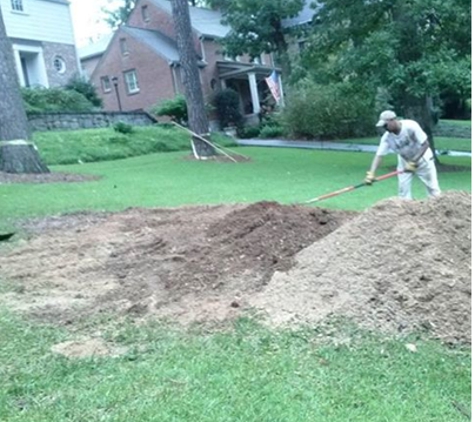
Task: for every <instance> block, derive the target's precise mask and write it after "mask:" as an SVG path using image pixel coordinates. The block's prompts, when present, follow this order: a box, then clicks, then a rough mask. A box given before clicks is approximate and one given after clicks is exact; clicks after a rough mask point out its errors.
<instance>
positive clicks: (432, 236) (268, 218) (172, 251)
mask: <svg viewBox="0 0 475 422" xmlns="http://www.w3.org/2000/svg"><path fill="white" fill-rule="evenodd" d="M470 226H471V196H470V195H469V194H467V193H462V192H446V193H444V194H443V195H442V196H440V197H439V198H435V199H431V200H424V201H411V202H408V201H402V200H399V199H389V200H386V201H383V202H381V203H379V204H376V205H375V206H374V207H373V208H371V209H368V210H367V211H365V212H364V213H361V214H356V213H351V212H345V211H335V210H332V211H330V210H326V209H320V208H310V207H302V206H285V205H280V204H278V203H275V202H259V203H256V204H251V205H244V204H238V205H219V206H202V207H181V208H170V209H166V208H161V209H140V208H133V209H128V210H125V211H123V212H119V213H110V214H106V213H102V214H101V213H77V214H72V215H64V216H59V217H51V218H46V219H40V220H32V221H29V222H28V224H25V225H24V227H26V228H28V230H29V231H30V232H32V233H33V235H32V238H31V239H29V240H23V241H20V242H19V244H17V245H15V247H14V248H11V249H9V248H7V249H6V248H2V249H1V250H0V277H1V279H2V280H3V281H4V282H5V283H6V284H7V287H6V288H4V289H2V290H3V291H4V293H0V299H1V300H2V301H4V302H5V303H7V304H9V305H10V306H11V307H13V308H15V309H19V310H22V311H25V312H28V313H30V314H33V315H34V316H36V317H38V318H42V319H45V318H46V319H48V320H53V321H55V322H63V323H74V322H75V321H77V320H78V319H79V318H81V317H87V316H89V315H91V314H96V313H99V312H104V311H110V312H114V313H119V314H126V315H137V316H140V317H142V316H149V315H155V316H158V317H166V318H170V319H172V320H174V321H178V322H181V323H189V322H195V321H203V320H221V319H226V318H232V317H235V316H237V315H241V314H242V311H243V310H246V309H259V310H260V311H261V312H262V314H263V315H264V316H265V317H266V318H267V320H268V321H269V322H270V323H275V324H295V323H297V324H299V323H311V324H313V323H317V322H319V321H321V320H322V319H324V318H325V317H328V316H329V315H346V316H350V317H352V318H353V319H355V320H356V321H358V322H359V323H361V324H363V325H366V326H368V327H372V328H374V327H376V328H380V329H383V330H390V331H403V332H405V331H407V330H413V329H418V328H421V327H425V328H426V329H428V330H430V331H431V332H432V333H433V334H434V335H436V336H438V337H440V338H442V339H444V340H447V341H469V339H470V295H471V288H470V255H471V228H470Z"/></svg>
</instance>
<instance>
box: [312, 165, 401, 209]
mask: <svg viewBox="0 0 475 422" xmlns="http://www.w3.org/2000/svg"><path fill="white" fill-rule="evenodd" d="M399 173H401V172H400V171H399V170H395V171H392V172H391V173H387V174H383V175H382V176H379V177H376V178H375V179H374V181H375V182H379V181H381V180H385V179H389V178H390V177H393V176H397V175H398V174H399ZM363 186H368V185H367V184H366V183H365V182H362V183H359V184H357V185H353V186H348V187H347V188H343V189H340V190H337V191H335V192H331V193H327V194H325V195H322V196H318V197H316V198H312V199H309V200H308V201H305V202H304V204H311V203H312V202H317V201H322V200H323V199H327V198H331V197H333V196H337V195H341V194H342V193H345V192H351V191H352V190H355V189H358V188H362V187H363Z"/></svg>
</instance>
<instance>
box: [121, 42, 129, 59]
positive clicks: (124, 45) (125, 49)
mask: <svg viewBox="0 0 475 422" xmlns="http://www.w3.org/2000/svg"><path fill="white" fill-rule="evenodd" d="M119 43H120V52H121V53H122V55H123V56H126V55H127V54H129V49H128V47H127V40H126V39H125V38H121V39H120V41H119Z"/></svg>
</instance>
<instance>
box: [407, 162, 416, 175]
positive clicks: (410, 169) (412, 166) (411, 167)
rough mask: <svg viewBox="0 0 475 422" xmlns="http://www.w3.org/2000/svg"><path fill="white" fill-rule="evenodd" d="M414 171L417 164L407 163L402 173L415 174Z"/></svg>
mask: <svg viewBox="0 0 475 422" xmlns="http://www.w3.org/2000/svg"><path fill="white" fill-rule="evenodd" d="M416 170H417V163H415V162H414V161H408V162H407V163H406V166H405V167H404V171H406V172H408V173H415V172H416Z"/></svg>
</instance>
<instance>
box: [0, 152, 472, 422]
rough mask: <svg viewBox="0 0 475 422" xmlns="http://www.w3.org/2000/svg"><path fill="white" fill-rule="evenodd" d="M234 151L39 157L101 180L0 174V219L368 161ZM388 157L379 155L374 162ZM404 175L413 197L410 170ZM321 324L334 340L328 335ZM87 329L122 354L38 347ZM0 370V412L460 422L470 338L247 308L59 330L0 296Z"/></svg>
mask: <svg viewBox="0 0 475 422" xmlns="http://www.w3.org/2000/svg"><path fill="white" fill-rule="evenodd" d="M236 151H238V152H239V153H241V154H245V155H246V156H248V157H249V158H250V160H249V161H247V162H244V163H239V164H236V163H230V162H203V161H202V162H197V161H193V160H190V158H189V153H188V152H186V151H185V152H184V151H178V152H168V153H157V154H150V155H144V156H139V157H134V158H127V159H123V160H117V161H105V162H100V163H87V164H75V165H68V166H50V168H51V169H52V170H53V171H60V172H71V173H85V174H95V175H99V176H101V179H100V180H98V181H93V182H82V183H64V184H63V183H54V184H4V185H0V203H1V207H0V228H3V229H5V230H7V229H14V228H15V220H17V219H19V218H23V217H31V216H43V215H52V214H61V213H64V212H72V211H81V210H121V209H125V208H127V207H130V206H140V207H174V206H181V205H193V204H219V203H238V202H244V203H250V202H255V201H263V200H266V201H278V202H280V203H283V204H293V203H299V202H301V201H305V200H307V199H310V198H313V197H316V196H319V195H322V194H325V193H328V192H332V191H334V190H337V189H341V188H343V187H346V186H351V185H354V184H357V183H360V182H361V180H362V179H363V177H364V175H365V172H366V170H367V168H368V167H369V165H370V162H371V159H372V154H367V153H346V152H330V151H319V150H299V149H272V148H250V147H247V148H236ZM441 160H442V162H443V163H445V164H447V165H451V166H461V167H463V168H461V170H464V171H457V172H454V171H451V172H442V173H440V183H441V187H442V189H443V190H448V189H457V190H466V191H471V172H470V166H471V160H470V158H464V157H459V158H457V157H448V156H447V157H446V156H444V157H441ZM395 162H396V160H395V156H393V155H391V156H388V157H387V159H386V160H385V162H384V165H383V166H382V168H381V169H380V174H383V173H385V172H389V171H392V170H393V169H394V166H395ZM414 187H415V189H414V192H415V195H416V197H417V198H424V197H425V193H424V190H423V188H422V187H421V184H420V182H419V181H417V180H416V181H415V184H414ZM396 192H397V180H396V179H395V178H392V179H388V180H386V181H383V182H379V183H376V184H374V186H371V187H363V188H361V189H357V190H355V191H353V192H350V193H345V194H343V195H340V196H337V197H334V198H331V199H328V200H326V201H324V202H323V201H322V202H320V203H318V204H315V205H313V206H320V207H328V208H335V209H336V208H340V209H352V210H363V209H365V208H367V207H370V206H372V205H373V204H374V203H376V202H377V201H379V200H382V199H384V198H388V197H390V196H394V195H396ZM0 253H2V249H0ZM9 289H13V290H14V286H12V285H11V283H9V282H7V280H2V278H1V270H0V290H1V291H3V292H8V291H9ZM0 308H1V305H0ZM331 332H338V336H337V337H338V338H339V339H342V338H344V339H345V341H343V342H342V341H340V342H337V343H333V342H332V341H331V335H330V336H329V335H328V334H329V333H331ZM322 334H326V335H323V336H322ZM91 335H100V336H101V337H102V338H103V339H105V340H107V341H109V342H110V343H111V344H114V345H116V346H117V347H125V348H126V352H125V354H123V355H120V356H117V357H111V356H108V357H92V358H83V359H68V358H66V357H62V356H59V355H57V354H54V353H52V352H51V346H52V345H54V344H56V343H59V342H62V341H67V340H73V339H77V338H80V337H81V336H91ZM408 344H411V345H415V346H416V351H415V352H414V348H413V347H412V346H411V348H408V347H407V345H408ZM0 379H1V380H2V381H1V383H0V421H2V422H3V421H6V422H7V421H8V422H12V421H15V422H37V421H41V422H43V421H44V422H64V421H87V422H89V421H114V422H130V421H141V422H142V421H145V422H155V421H177V422H178V421H179V422H181V421H190V422H191V421H192V422H195V421H199V422H201V421H202V422H208V421H209V422H225V421H226V422H228V421H229V422H235V421H243V422H302V421H309V422H310V421H311V422H315V421H316V422H346V421H348V422H350V421H351V422H383V421H386V422H412V421H414V422H419V421H424V422H426V421H427V422H429V421H433V422H451V421H454V422H455V421H466V420H469V416H468V414H469V413H470V407H471V349H470V347H469V346H460V345H459V346H451V347H449V346H446V345H442V344H440V343H438V342H436V341H432V340H429V339H426V338H424V337H421V336H420V335H413V336H411V337H409V338H388V337H387V336H384V337H383V336H378V335H375V334H370V333H367V332H364V331H362V330H360V329H358V328H356V327H354V326H352V324H351V323H349V322H347V321H346V322H345V321H340V322H334V323H333V324H331V325H328V326H321V327H308V328H305V329H302V330H300V331H296V332H291V331H287V330H270V329H268V328H265V327H263V326H261V325H260V324H259V322H258V321H255V320H252V319H247V318H243V319H240V320H238V321H237V322H236V323H234V324H232V325H228V326H221V327H215V328H212V329H211V328H209V327H206V328H205V327H193V328H190V329H179V328H177V327H173V326H169V325H165V324H162V323H159V322H151V323H149V324H144V325H137V324H136V323H134V322H133V321H128V320H123V321H118V320H117V318H115V317H114V316H112V315H103V316H102V317H101V318H100V319H95V320H90V321H84V323H83V325H82V326H81V327H75V330H68V328H67V327H61V328H58V327H55V326H53V325H45V324H39V323H37V322H35V321H27V320H24V319H22V318H21V317H19V316H17V315H16V314H13V313H12V312H11V311H9V310H7V309H5V307H3V310H2V311H0Z"/></svg>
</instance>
